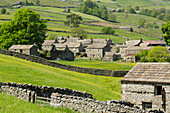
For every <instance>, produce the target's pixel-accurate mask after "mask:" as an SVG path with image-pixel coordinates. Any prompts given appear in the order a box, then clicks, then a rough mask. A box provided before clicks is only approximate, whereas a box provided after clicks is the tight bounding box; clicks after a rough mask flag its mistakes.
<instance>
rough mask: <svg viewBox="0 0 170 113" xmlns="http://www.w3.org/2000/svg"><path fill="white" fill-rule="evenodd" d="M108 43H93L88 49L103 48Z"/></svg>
mask: <svg viewBox="0 0 170 113" xmlns="http://www.w3.org/2000/svg"><path fill="white" fill-rule="evenodd" d="M105 46H106V44H93V45H89V46H88V47H87V48H86V49H103V48H104V47H105Z"/></svg>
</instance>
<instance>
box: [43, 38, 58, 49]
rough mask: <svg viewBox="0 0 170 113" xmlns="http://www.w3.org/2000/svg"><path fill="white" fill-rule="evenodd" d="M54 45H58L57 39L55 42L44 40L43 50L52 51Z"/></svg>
mask: <svg viewBox="0 0 170 113" xmlns="http://www.w3.org/2000/svg"><path fill="white" fill-rule="evenodd" d="M54 43H58V41H57V39H55V40H44V43H43V44H42V49H43V50H48V51H51V49H52V48H53V46H54Z"/></svg>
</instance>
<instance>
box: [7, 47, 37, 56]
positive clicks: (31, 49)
mask: <svg viewBox="0 0 170 113" xmlns="http://www.w3.org/2000/svg"><path fill="white" fill-rule="evenodd" d="M9 51H15V52H18V53H22V54H27V55H36V56H38V50H37V47H36V46H34V45H12V46H11V47H10V48H9Z"/></svg>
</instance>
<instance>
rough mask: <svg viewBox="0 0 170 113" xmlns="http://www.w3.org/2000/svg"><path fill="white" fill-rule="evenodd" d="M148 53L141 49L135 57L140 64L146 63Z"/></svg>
mask: <svg viewBox="0 0 170 113" xmlns="http://www.w3.org/2000/svg"><path fill="white" fill-rule="evenodd" d="M148 52H149V51H148V50H146V49H142V50H140V51H139V53H138V54H136V55H135V56H136V57H137V60H139V61H140V62H147V55H148Z"/></svg>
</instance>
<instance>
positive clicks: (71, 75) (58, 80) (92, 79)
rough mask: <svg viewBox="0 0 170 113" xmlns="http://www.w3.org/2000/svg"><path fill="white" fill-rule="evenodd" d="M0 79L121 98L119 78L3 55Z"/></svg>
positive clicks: (97, 97)
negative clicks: (69, 69)
mask: <svg viewBox="0 0 170 113" xmlns="http://www.w3.org/2000/svg"><path fill="white" fill-rule="evenodd" d="M0 64H1V65H0V81H2V82H17V83H27V84H29V83H31V84H35V85H47V86H55V87H62V88H64V87H65V88H70V89H73V90H79V91H83V92H84V91H87V92H88V93H91V94H93V96H94V98H96V99H98V100H115V99H120V93H121V87H120V86H121V83H120V79H121V78H119V77H104V76H95V75H91V74H83V73H77V72H72V71H67V70H62V69H58V68H53V67H49V66H45V65H41V64H37V63H33V62H29V61H25V60H22V59H19V58H15V57H11V56H7V55H2V54H0Z"/></svg>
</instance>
